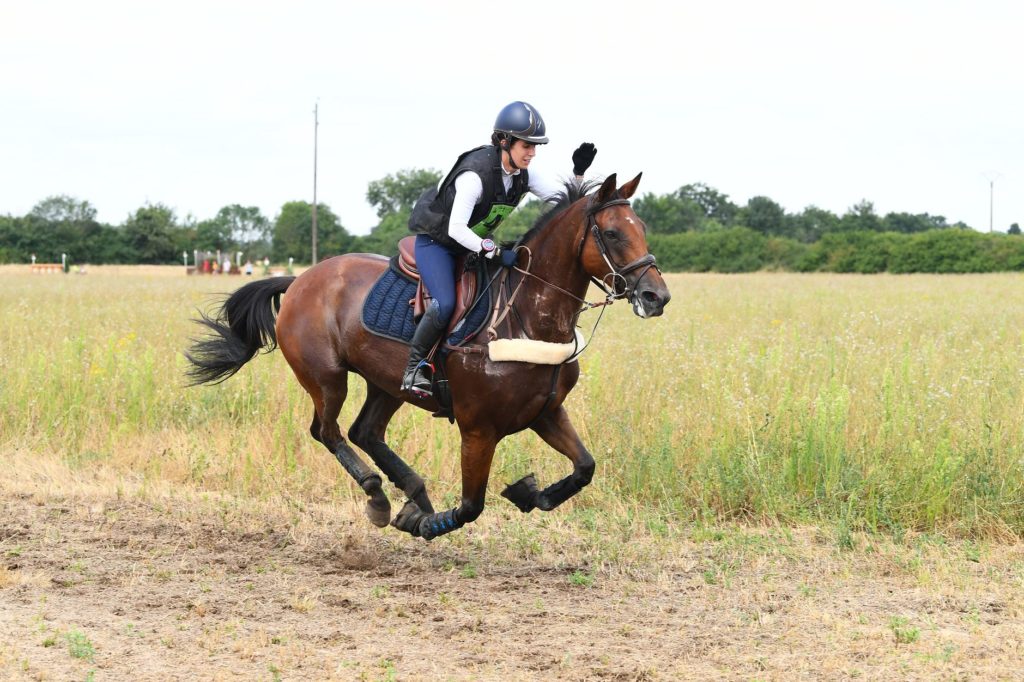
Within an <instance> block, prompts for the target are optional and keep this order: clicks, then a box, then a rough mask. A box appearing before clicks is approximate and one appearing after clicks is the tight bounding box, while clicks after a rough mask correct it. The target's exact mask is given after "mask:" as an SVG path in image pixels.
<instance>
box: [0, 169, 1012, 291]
mask: <svg viewBox="0 0 1024 682" xmlns="http://www.w3.org/2000/svg"><path fill="white" fill-rule="evenodd" d="M441 175H442V174H441V172H440V171H437V170H423V169H411V170H402V171H399V172H397V173H394V174H390V175H387V176H386V177H384V178H381V179H379V180H375V181H373V182H371V183H370V184H369V186H368V189H367V193H366V200H367V202H368V203H369V204H370V205H371V206H372V207H374V209H375V210H376V213H377V218H378V220H379V222H378V223H377V225H375V226H374V227H373V229H372V230H371V231H370V233H369V234H368V235H352V234H350V233H349V232H348V231H347V230H346V229H345V227H344V226H343V225H342V223H341V220H340V218H339V217H338V216H337V215H336V214H335V213H334V211H332V210H331V208H330V206H328V205H326V204H319V205H318V207H317V228H318V231H317V246H318V253H319V254H321V257H328V256H333V255H337V254H340V253H351V252H368V253H382V254H385V255H391V254H393V253H395V252H396V250H397V246H396V245H397V242H398V240H399V239H400V238H402V237H404V236H406V235H407V234H408V229H407V222H408V218H409V213H410V212H411V210H412V206H413V204H414V203H415V201H416V199H417V198H418V197H419V196H420V194H421V193H422V192H423V190H425V189H426V188H428V187H431V186H434V185H436V184H437V183H438V181H439V180H440V179H441ZM633 208H634V210H635V211H636V213H637V215H638V216H639V217H640V218H642V219H643V220H644V222H645V223H646V224H647V228H648V240H649V242H650V246H651V251H652V252H653V253H654V254H655V255H656V256H657V258H658V263H659V265H660V266H661V267H662V269H664V270H672V271H718V272H746V271H753V270H761V269H782V270H796V271H835V272H884V271H889V272H989V271H997V270H1022V269H1024V239H1017V238H1015V237H1018V236H1019V235H1020V233H1021V230H1020V227H1019V226H1018V225H1017V223H1014V224H1012V225H1010V226H1009V229H1008V230H1007V233H1006V234H1002V233H998V234H981V233H978V232H975V231H974V230H971V229H970V228H969V226H967V225H965V224H964V223H962V222H954V223H950V222H948V221H947V220H946V218H945V217H944V216H938V215H930V214H927V213H917V214H912V213H899V212H892V213H887V214H885V215H878V213H877V212H876V211H875V208H874V205H873V204H872V203H871V202H869V201H861V202H860V203H858V204H855V205H854V206H852V207H850V208H849V209H848V210H847V211H846V212H845V213H844V214H842V215H837V214H835V213H832V212H831V211H828V210H825V209H821V208H818V207H816V206H808V207H807V208H805V209H803V210H802V211H800V212H799V213H787V212H786V211H785V210H784V209H783V208H782V206H781V205H779V204H778V203H777V202H775V201H773V200H772V199H770V198H768V197H765V196H756V197H753V198H751V199H750V200H748V201H747V202H746V204H744V205H738V204H736V203H734V202H732V201H731V200H730V199H729V197H728V195H726V194H724V193H722V192H720V191H718V190H716V189H715V188H713V187H710V186H708V185H706V184H703V183H694V184H688V185H683V186H682V187H680V188H679V189H678V190H676V191H674V192H670V193H668V194H661V195H657V194H653V193H647V194H644V195H642V196H640V197H638V198H635V199H634V201H633ZM544 210H546V205H545V204H544V203H543V202H540V201H536V200H530V201H527V202H524V204H523V205H522V206H521V207H520V208H519V209H518V210H517V211H516V212H515V213H513V214H512V216H511V217H510V218H509V219H508V220H507V221H506V222H505V223H504V224H503V225H502V227H501V229H500V232H499V235H498V236H499V237H500V238H501V239H508V240H511V239H515V238H516V237H518V236H520V235H522V234H523V233H525V232H526V231H527V230H528V229H529V228H530V226H532V225H533V223H534V221H535V220H536V219H537V218H538V217H539V216H540V215H541V214H542V213H543V212H544ZM96 215H97V213H96V209H95V208H94V207H93V206H92V205H91V204H90V203H89V202H88V201H84V200H80V199H76V198H74V197H69V196H64V195H60V196H52V197H48V198H46V199H43V200H42V201H40V202H39V203H38V204H36V205H35V206H34V207H33V208H32V210H31V211H29V213H28V214H26V215H24V216H12V215H0V263H4V262H7V263H11V262H27V261H28V260H29V259H30V258H31V257H32V256H33V255H35V256H36V258H37V259H38V260H39V261H40V262H58V261H60V258H61V254H67V255H68V258H69V260H70V262H72V263H97V264H98V263H155V264H161V263H163V264H169V263H181V262H182V253H183V252H184V253H187V254H189V258H190V262H191V258H192V254H193V252H194V251H197V250H198V251H200V252H207V251H209V252H214V251H221V252H223V253H234V252H236V251H241V252H243V253H244V254H246V257H247V258H251V259H253V260H257V259H259V260H262V259H263V258H264V257H266V258H270V259H271V260H273V261H274V262H277V263H281V262H285V261H287V260H288V259H289V258H293V259H295V262H297V263H308V262H309V258H310V254H311V251H312V243H311V242H312V238H311V233H312V206H311V204H309V203H308V202H305V201H290V202H287V203H285V204H284V205H283V206H282V207H281V209H280V211H279V213H278V215H277V216H275V217H274V218H273V219H269V218H267V217H266V216H264V215H263V214H262V213H261V212H260V210H259V209H258V208H256V207H254V206H242V205H239V204H231V205H227V206H224V207H223V208H221V209H220V211H218V212H217V214H216V215H215V216H213V217H211V218H208V219H205V220H196V219H194V218H192V217H191V216H189V217H186V218H184V219H180V218H178V217H177V216H176V215H175V213H174V211H173V210H172V209H170V208H168V207H167V206H165V205H163V204H159V203H158V204H147V205H145V206H142V207H140V208H138V209H137V210H136V211H134V212H133V213H131V214H130V215H129V216H128V217H127V218H126V219H125V221H124V222H123V223H122V224H120V225H109V224H105V223H100V222H98V221H97V220H96Z"/></svg>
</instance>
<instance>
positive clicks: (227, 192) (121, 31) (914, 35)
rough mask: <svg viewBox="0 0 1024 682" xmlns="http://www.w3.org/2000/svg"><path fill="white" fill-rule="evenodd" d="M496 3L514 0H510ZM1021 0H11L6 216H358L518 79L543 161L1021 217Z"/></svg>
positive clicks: (433, 164)
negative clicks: (591, 151)
mask: <svg viewBox="0 0 1024 682" xmlns="http://www.w3.org/2000/svg"><path fill="white" fill-rule="evenodd" d="M498 8H500V9H498ZM1022 70H1024V2H1020V1H1019V0H1017V1H1016V2H984V1H983V0H981V1H978V0H975V1H973V2H966V1H965V2H943V1H941V0H932V1H930V2H923V1H922V2H917V1H912V2H911V1H908V2H900V1H899V0H887V1H884V2H881V1H875V0H862V1H861V2H858V3H838V2H835V3H833V2H707V1H703V2H670V1H666V0H658V2H648V1H646V0H630V1H628V2H612V3H598V2H586V3H560V2H554V1H553V0H549V2H546V3H536V2H531V3H508V2H506V3H501V4H500V5H499V4H498V3H490V2H479V1H477V2H469V1H466V2H438V1H434V2H422V1H419V2H382V1H378V2H358V3H343V2H294V3H283V2H274V3H263V2H253V1H248V2H214V1H212V0H207V1H206V2H202V3H198V2H181V1H179V2H174V3H150V2H137V1H135V2H124V3H114V2H104V1H103V0H94V1H93V2H81V1H76V2H57V1H54V2H37V3H30V2H25V1H24V0H0V123H2V125H0V214H3V213H9V214H13V215H22V214H25V213H27V212H28V211H29V210H31V208H32V206H33V205H35V204H36V203H37V202H38V201H40V200H41V199H43V198H45V197H47V196H50V195H54V194H68V195H71V196H73V197H76V198H78V199H83V200H87V201H89V202H90V203H92V204H93V206H95V207H96V209H97V210H98V212H99V216H98V217H99V219H100V220H101V221H104V222H108V223H113V224H118V223H121V222H123V221H124V219H125V218H126V217H127V216H128V215H129V214H130V213H132V212H134V211H135V210H136V209H137V208H139V207H140V206H143V205H144V204H146V203H147V202H149V203H162V204H165V205H167V206H169V207H171V208H173V209H174V210H175V212H176V214H177V215H178V216H179V218H184V217H186V216H188V215H192V216H193V217H195V218H197V219H205V218H209V217H212V216H213V215H215V214H216V212H217V211H218V209H220V208H221V207H222V206H225V205H228V204H234V203H238V204H242V205H246V206H251V205H255V206H258V207H259V208H260V209H261V210H262V211H263V213H264V214H265V215H266V216H267V217H268V218H271V219H272V218H274V217H275V216H276V215H277V213H278V211H279V209H280V207H281V205H282V204H283V203H284V202H286V201H292V200H307V201H312V196H313V107H314V105H315V104H316V103H317V102H318V101H319V110H320V127H319V164H318V167H319V174H318V182H317V187H318V198H319V200H320V201H321V202H322V203H326V204H329V205H330V207H331V208H332V209H333V210H334V212H335V213H337V214H338V215H339V216H340V218H341V221H342V224H344V225H345V227H346V228H348V230H349V231H350V232H353V233H356V234H365V233H366V232H368V231H369V229H370V228H371V227H372V226H373V225H374V224H375V223H376V222H377V221H376V217H375V214H374V212H373V210H372V209H371V207H370V206H369V205H368V204H367V203H366V199H365V195H366V188H367V184H368V183H369V182H371V181H372V180H375V179H379V178H382V177H383V176H385V175H387V174H389V173H394V172H396V171H398V170H401V169H406V168H435V169H438V170H445V171H446V170H448V168H449V167H450V166H451V163H452V162H453V161H454V159H455V157H456V156H457V155H458V153H459V152H461V151H464V150H465V149H468V148H471V147H473V146H476V145H479V144H484V143H486V142H487V141H488V139H489V136H490V131H491V126H492V124H493V122H494V118H495V115H496V114H497V112H498V111H499V110H500V109H501V107H502V106H503V105H505V104H506V103H507V102H509V101H512V100H517V99H522V100H526V101H528V102H530V103H531V104H533V105H534V106H536V107H537V109H538V110H540V112H541V113H542V114H543V116H544V118H545V120H546V122H547V126H548V134H549V136H550V138H551V140H552V142H551V144H549V145H547V146H546V147H543V148H541V150H540V152H539V153H538V155H537V158H536V160H535V161H534V165H535V166H536V167H540V168H544V169H545V170H547V171H549V172H552V173H556V174H566V175H567V174H569V173H570V171H571V162H570V155H571V153H572V150H573V149H574V148H575V147H576V145H577V144H579V143H580V142H582V141H584V140H589V141H593V142H594V143H596V145H597V147H598V150H599V151H598V155H597V160H596V161H595V163H594V166H593V167H592V169H591V174H593V175H606V174H609V173H612V172H617V173H618V174H619V177H620V179H621V180H626V179H629V178H631V177H633V176H634V175H635V174H636V173H638V172H640V171H643V173H644V178H643V181H642V183H641V185H640V191H641V193H643V192H654V193H657V194H664V193H668V192H671V191H673V190H675V189H677V188H679V187H680V186H681V185H684V184H686V183H691V182H704V183H707V184H709V185H711V186H713V187H715V188H716V189H718V190H719V191H721V192H724V193H725V194H728V195H729V196H730V197H731V199H732V200H733V201H734V202H736V203H738V204H743V203H745V202H746V201H747V200H748V199H749V198H750V197H752V196H756V195H764V196H768V197H771V198H772V199H774V200H775V201H777V202H779V203H780V204H782V205H783V207H784V208H785V209H786V210H787V211H790V212H799V211H800V210H802V209H803V208H804V207H806V206H807V205H810V204H814V205H817V206H819V207H822V208H826V209H829V210H831V211H833V212H836V213H839V214H842V213H844V212H845V211H846V210H847V209H848V208H849V207H850V206H851V205H853V204H855V203H857V202H859V201H860V200H862V199H867V200H869V201H873V202H874V204H875V207H876V210H877V211H878V212H879V213H880V214H884V213H887V212H889V211H908V212H912V213H922V212H927V213H931V214H936V215H944V216H946V218H947V219H948V220H950V222H952V221H955V220H963V221H965V222H967V223H968V224H970V225H972V226H973V227H975V228H978V229H982V230H987V229H988V225H989V188H990V187H989V180H988V179H987V177H991V178H994V179H995V184H994V190H995V191H994V197H995V202H994V204H995V226H996V229H998V230H1005V229H1006V227H1007V226H1008V225H1009V224H1010V223H1012V222H1021V223H1024V76H1022Z"/></svg>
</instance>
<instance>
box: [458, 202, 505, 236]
mask: <svg viewBox="0 0 1024 682" xmlns="http://www.w3.org/2000/svg"><path fill="white" fill-rule="evenodd" d="M515 208H516V207H515V206H513V205H512V204H494V205H492V206H491V212H490V213H488V214H487V216H486V217H485V218H484V219H483V220H481V221H480V222H478V223H477V224H476V225H472V226H470V228H469V229H471V230H473V233H474V234H475V235H476V236H478V237H485V236H487V235H488V234H489V233H491V232H494V231H495V230H497V229H498V226H499V225H501V221H503V220H504V219H505V218H507V217H508V215H509V214H510V213H512V211H514V210H515Z"/></svg>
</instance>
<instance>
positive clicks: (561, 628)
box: [0, 482, 1024, 682]
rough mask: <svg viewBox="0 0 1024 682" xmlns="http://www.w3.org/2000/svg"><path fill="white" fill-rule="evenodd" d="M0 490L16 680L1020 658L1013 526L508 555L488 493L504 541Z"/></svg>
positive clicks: (1020, 561)
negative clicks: (655, 557)
mask: <svg viewBox="0 0 1024 682" xmlns="http://www.w3.org/2000/svg"><path fill="white" fill-rule="evenodd" d="M506 506H507V505H506ZM0 509H2V513H0V678H2V679H5V680H10V679H14V680H20V679H26V680H133V681H139V682H141V681H143V680H227V679H232V680H233V679H244V680H278V679H280V680H499V679H500V680H539V679H557V680H675V679H737V680H780V679H786V680H793V679H852V678H857V679H901V680H905V679H1020V678H1021V676H1022V675H1024V665H1022V661H1024V599H1022V597H1024V549H1022V547H1021V546H1020V545H1019V544H1006V543H1003V544H985V543H982V544H975V543H955V542H952V541H950V542H946V541H941V540H935V539H929V538H927V537H923V538H920V537H919V538H917V540H903V541H901V542H900V543H894V542H891V541H882V540H878V539H871V538H864V537H857V536H853V537H852V538H850V539H849V542H846V543H845V544H846V545H848V547H847V548H845V549H844V548H843V547H841V546H840V545H841V544H843V543H838V544H837V542H836V541H835V540H834V539H833V538H830V537H825V536H823V535H822V533H821V531H815V530H813V529H797V530H785V529H770V528H744V527H730V528H723V529H720V530H707V529H704V530H698V529H693V531H692V532H690V533H688V534H686V535H681V536H679V537H677V538H675V539H673V540H671V541H664V542H665V543H667V544H666V545H665V547H664V549H665V552H664V553H663V554H662V556H663V557H664V558H663V559H662V560H661V561H660V562H659V565H658V566H651V567H648V568H649V570H636V568H635V567H634V568H633V569H630V570H621V568H620V567H617V564H615V562H614V561H611V562H608V561H605V562H604V563H603V564H602V565H593V564H591V565H587V564H586V561H585V557H583V560H582V561H581V562H580V563H578V564H575V565H573V564H572V563H571V562H569V563H567V562H566V561H565V557H564V556H562V557H561V558H560V553H559V549H558V547H557V546H554V547H552V545H556V544H557V542H558V537H557V536H556V535H553V536H550V537H545V538H544V543H545V546H546V548H545V552H543V553H540V554H538V555H537V556H535V557H532V558H515V557H514V556H512V555H508V554H502V553H501V551H500V549H495V547H500V546H501V544H502V535H501V533H502V530H501V528H502V524H503V523H504V521H503V518H504V517H502V515H501V512H494V511H490V510H489V512H488V513H490V514H491V515H492V517H494V518H493V519H492V521H491V522H490V526H488V525H486V524H485V525H483V526H481V530H477V529H468V530H465V531H463V532H465V533H468V534H469V535H468V536H467V537H472V534H473V533H478V534H487V533H490V534H491V536H493V538H492V539H494V538H496V539H497V542H487V543H473V542H461V543H459V542H453V541H452V540H451V539H445V538H441V539H438V540H435V541H434V542H432V543H429V544H428V543H425V542H423V541H418V540H413V539H411V538H408V537H406V536H404V535H401V534H399V533H397V532H396V531H394V530H393V529H387V530H385V531H378V530H376V529H373V528H372V527H370V526H369V524H368V523H367V522H366V521H365V519H364V518H363V517H362V514H361V513H360V511H359V510H358V509H357V508H356V507H355V505H354V504H353V505H350V508H345V509H336V508H331V509H318V508H309V507H304V506H303V505H299V504H295V505H290V506H289V505H278V506H276V507H274V508H273V509H270V508H257V506H255V505H253V506H251V507H246V506H244V505H241V506H240V505H239V504H237V503H235V502H230V501H226V500H224V499H219V498H215V497H210V496H204V495H197V494H192V495H191V496H190V495H186V494H181V495H180V496H175V495H173V494H172V495H169V496H166V495H165V496H160V495H153V496H149V497H148V498H147V497H146V496H136V495H125V494H123V491H120V490H119V491H117V492H116V493H113V492H112V493H110V494H107V493H102V494H101V493H88V494H87V493H80V492H79V493H73V494H69V495H54V494H53V493H52V492H46V491H42V490H40V489H38V488H35V489H33V488H32V487H31V486H19V485H12V484H7V485H6V486H5V485H3V484H2V482H0ZM508 518H510V519H511V518H512V517H511V516H509V517H508ZM531 522H532V521H531ZM563 537H566V542H570V540H569V538H568V536H565V535H563ZM849 547H852V549H850V548H849ZM510 557H511V558H510Z"/></svg>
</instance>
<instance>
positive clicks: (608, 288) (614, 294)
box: [576, 199, 661, 300]
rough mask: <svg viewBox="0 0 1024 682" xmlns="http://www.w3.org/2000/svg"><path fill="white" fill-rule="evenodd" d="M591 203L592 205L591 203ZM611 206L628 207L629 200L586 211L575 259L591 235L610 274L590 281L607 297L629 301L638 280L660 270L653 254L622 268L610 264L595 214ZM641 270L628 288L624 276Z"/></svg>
mask: <svg viewBox="0 0 1024 682" xmlns="http://www.w3.org/2000/svg"><path fill="white" fill-rule="evenodd" d="M591 203H593V201H592V202H591ZM612 206H629V200H628V199H612V200H611V201H606V202H604V203H603V204H597V205H596V206H593V205H592V206H590V207H589V208H588V209H587V228H586V229H585V230H584V231H583V237H582V238H581V239H580V248H579V251H578V253H577V254H576V258H577V260H578V259H580V258H582V257H583V247H584V246H585V245H586V243H587V235H588V234H593V235H594V243H596V244H597V249H598V251H600V252H601V257H602V258H604V262H605V263H606V264H607V265H608V269H609V270H610V272H609V273H608V274H607V275H605V276H604V277H602V278H601V280H600V281H599V280H598V279H597V278H596V277H594V276H591V277H590V279H591V281H592V282H594V284H596V285H597V286H599V287H600V288H601V290H602V291H604V293H606V294H607V295H608V296H609V297H611V298H613V299H618V298H625V299H627V300H629V299H631V298H632V297H633V294H634V293H636V288H637V286H639V284H640V280H642V279H643V278H644V275H646V274H647V271H648V270H650V269H651V268H654V269H655V270H657V271H658V272H661V269H660V268H658V266H657V265H655V264H654V260H655V259H654V254H651V253H647V254H645V255H643V256H640V257H639V258H637V259H636V260H635V261H633V262H632V263H627V264H626V265H624V266H622V267H617V266H616V265H615V263H613V262H612V259H611V256H610V255H609V253H608V246H607V245H606V244H605V243H604V237H602V236H601V228H600V227H598V225H597V214H598V213H600V212H601V211H603V210H604V209H606V208H610V207H612ZM641 268H643V270H642V271H641V272H640V274H639V275H637V277H636V281H635V282H634V283H633V286H630V285H629V282H627V281H626V275H628V274H629V273H631V272H633V271H634V270H640V269H641ZM609 280H610V282H609ZM620 281H621V283H622V292H621V293H619V283H620Z"/></svg>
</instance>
